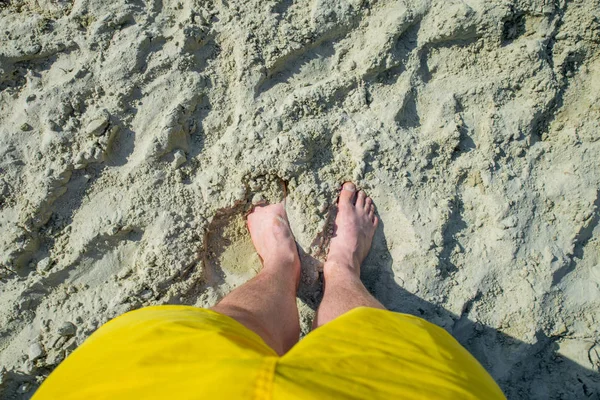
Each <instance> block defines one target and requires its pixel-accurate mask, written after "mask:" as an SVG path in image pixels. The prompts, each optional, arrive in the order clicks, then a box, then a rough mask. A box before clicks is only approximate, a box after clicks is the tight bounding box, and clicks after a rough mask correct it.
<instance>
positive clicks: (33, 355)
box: [27, 343, 44, 361]
mask: <svg viewBox="0 0 600 400" xmlns="http://www.w3.org/2000/svg"><path fill="white" fill-rule="evenodd" d="M27 355H28V356H29V360H31V361H35V360H37V359H38V358H40V357H42V356H43V355H44V348H43V347H42V345H41V344H39V343H33V344H32V345H31V346H29V350H28V351H27Z"/></svg>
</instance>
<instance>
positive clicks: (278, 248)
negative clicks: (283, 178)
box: [248, 202, 300, 279]
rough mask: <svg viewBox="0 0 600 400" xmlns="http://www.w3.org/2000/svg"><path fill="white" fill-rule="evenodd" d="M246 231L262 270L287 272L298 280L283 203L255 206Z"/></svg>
mask: <svg viewBox="0 0 600 400" xmlns="http://www.w3.org/2000/svg"><path fill="white" fill-rule="evenodd" d="M248 230H249V231H250V237H251V238H252V243H253V244H254V247H255V248H256V252H257V253H258V255H259V256H260V258H261V259H262V261H263V267H264V268H281V267H283V268H288V269H290V271H291V272H294V277H295V278H296V279H299V276H300V257H299V256H298V249H297V248H296V241H295V240H294V235H293V234H292V231H291V229H290V225H289V222H288V218H287V214H286V212H285V208H284V204H283V202H281V203H276V204H270V205H264V206H256V207H255V208H254V210H253V211H252V212H251V213H250V215H248Z"/></svg>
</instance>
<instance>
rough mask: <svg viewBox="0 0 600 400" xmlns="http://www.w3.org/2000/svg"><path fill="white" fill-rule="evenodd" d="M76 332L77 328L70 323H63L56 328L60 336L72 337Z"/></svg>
mask: <svg viewBox="0 0 600 400" xmlns="http://www.w3.org/2000/svg"><path fill="white" fill-rule="evenodd" d="M76 332H77V327H76V326H75V325H74V324H73V323H72V322H65V323H64V324H62V326H61V327H60V328H58V334H59V335H60V336H73V335H75V333H76Z"/></svg>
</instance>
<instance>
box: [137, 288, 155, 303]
mask: <svg viewBox="0 0 600 400" xmlns="http://www.w3.org/2000/svg"><path fill="white" fill-rule="evenodd" d="M152 296H154V293H152V290H150V289H146V290H144V291H142V293H140V297H141V298H142V299H144V300H150V299H151V298H152Z"/></svg>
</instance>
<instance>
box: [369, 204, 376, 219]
mask: <svg viewBox="0 0 600 400" xmlns="http://www.w3.org/2000/svg"><path fill="white" fill-rule="evenodd" d="M374 216H375V207H373V205H371V207H369V218H370V219H371V221H373V217H374Z"/></svg>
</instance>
